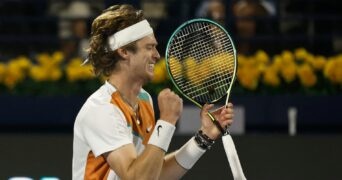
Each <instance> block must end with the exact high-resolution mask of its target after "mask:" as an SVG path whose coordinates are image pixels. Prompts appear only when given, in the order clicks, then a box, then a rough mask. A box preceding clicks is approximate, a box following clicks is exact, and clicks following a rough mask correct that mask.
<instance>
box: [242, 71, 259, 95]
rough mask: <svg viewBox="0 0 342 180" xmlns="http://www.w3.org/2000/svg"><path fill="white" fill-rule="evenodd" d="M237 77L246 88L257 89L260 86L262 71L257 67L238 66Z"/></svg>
mask: <svg viewBox="0 0 342 180" xmlns="http://www.w3.org/2000/svg"><path fill="white" fill-rule="evenodd" d="M238 68H239V69H238V72H237V78H238V80H239V82H240V84H241V85H242V86H243V87H245V88H246V89H250V90H255V89H256V88H257V87H258V83H259V76H260V72H259V71H258V68H257V67H253V66H242V67H238Z"/></svg>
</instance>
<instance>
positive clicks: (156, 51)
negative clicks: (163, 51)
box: [153, 48, 160, 60]
mask: <svg viewBox="0 0 342 180" xmlns="http://www.w3.org/2000/svg"><path fill="white" fill-rule="evenodd" d="M153 57H154V58H155V59H156V60H158V59H160V54H159V52H158V50H157V49H156V48H154V53H153Z"/></svg>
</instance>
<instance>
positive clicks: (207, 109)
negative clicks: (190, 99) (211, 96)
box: [201, 104, 214, 115]
mask: <svg viewBox="0 0 342 180" xmlns="http://www.w3.org/2000/svg"><path fill="white" fill-rule="evenodd" d="M213 106H214V104H204V105H203V107H202V109H201V115H206V114H207V113H208V111H209V110H210V109H211V108H212V107H213Z"/></svg>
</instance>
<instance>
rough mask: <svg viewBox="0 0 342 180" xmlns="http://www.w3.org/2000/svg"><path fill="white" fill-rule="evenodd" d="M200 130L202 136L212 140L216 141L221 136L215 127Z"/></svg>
mask: <svg viewBox="0 0 342 180" xmlns="http://www.w3.org/2000/svg"><path fill="white" fill-rule="evenodd" d="M200 130H201V131H202V132H203V134H205V135H206V136H207V137H209V138H210V139H212V140H216V139H217V138H219V136H220V135H221V132H220V131H219V130H218V129H217V128H216V127H214V128H211V129H206V128H203V127H202V128H201V129H200Z"/></svg>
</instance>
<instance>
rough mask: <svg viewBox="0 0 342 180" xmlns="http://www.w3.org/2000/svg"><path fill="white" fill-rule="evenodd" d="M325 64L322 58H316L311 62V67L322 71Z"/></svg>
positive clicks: (324, 59)
mask: <svg viewBox="0 0 342 180" xmlns="http://www.w3.org/2000/svg"><path fill="white" fill-rule="evenodd" d="M326 62H327V60H326V58H325V57H324V56H317V57H315V59H314V60H313V61H312V62H311V65H312V67H313V68H314V69H315V70H322V69H323V68H324V66H325V64H326Z"/></svg>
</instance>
